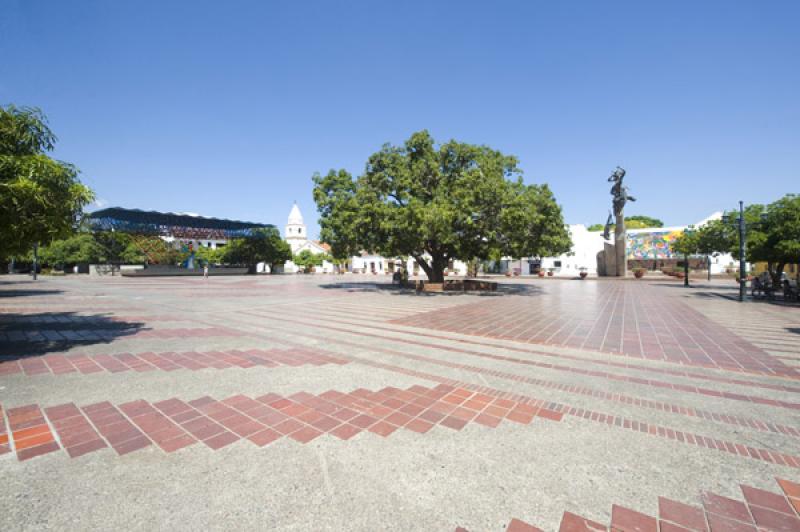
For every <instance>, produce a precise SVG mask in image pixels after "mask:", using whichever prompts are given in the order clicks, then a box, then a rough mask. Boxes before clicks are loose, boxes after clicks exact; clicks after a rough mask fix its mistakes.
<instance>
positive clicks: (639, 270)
mask: <svg viewBox="0 0 800 532" xmlns="http://www.w3.org/2000/svg"><path fill="white" fill-rule="evenodd" d="M644 274H645V269H644V268H636V269H634V270H633V276H634V277H636V278H637V279H641V278H642V277H644Z"/></svg>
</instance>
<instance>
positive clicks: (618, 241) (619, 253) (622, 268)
mask: <svg viewBox="0 0 800 532" xmlns="http://www.w3.org/2000/svg"><path fill="white" fill-rule="evenodd" d="M626 240H627V239H626V238H625V215H624V214H623V213H622V211H620V212H619V213H618V214H617V225H616V226H615V227H614V255H615V256H614V258H615V261H614V263H615V270H609V271H616V275H617V277H625V276H626V275H627V274H628V257H627V256H626V254H625V247H626V244H627V242H626Z"/></svg>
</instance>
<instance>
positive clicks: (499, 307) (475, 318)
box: [392, 283, 800, 378]
mask: <svg viewBox="0 0 800 532" xmlns="http://www.w3.org/2000/svg"><path fill="white" fill-rule="evenodd" d="M597 287H598V291H599V294H598V296H597V299H596V300H595V301H593V304H592V305H590V306H586V305H584V304H583V303H582V302H581V301H580V298H581V295H582V294H581V293H580V292H578V293H575V294H573V295H574V296H575V300H574V301H572V300H570V299H569V295H568V294H560V295H552V294H542V295H540V296H537V297H535V298H517V299H516V300H515V301H513V302H512V301H506V300H496V301H489V302H483V301H482V302H480V303H468V304H466V305H461V306H458V307H453V308H452V309H450V310H449V311H448V312H438V311H433V312H428V313H423V314H418V315H416V316H412V317H407V318H401V319H398V320H393V321H392V322H393V323H397V324H402V325H407V326H413V327H418V328H422V329H435V330H441V331H449V332H455V333H461V334H467V335H474V336H486V337H492V338H499V339H504V340H513V341H517V342H525V343H536V344H547V345H557V346H563V347H573V348H577V349H588V350H593V351H602V352H605V353H612V354H616V355H624V356H630V357H635V358H646V359H651V360H663V361H666V362H673V363H677V364H684V365H688V366H700V367H708V368H717V369H725V370H729V371H746V372H754V373H759V374H764V375H779V376H786V377H794V378H800V373H798V372H797V371H796V370H794V369H793V368H791V367H789V366H787V365H785V364H783V362H781V361H780V360H778V359H777V358H775V357H773V356H771V355H769V354H768V353H767V352H766V351H764V350H763V349H761V348H759V347H757V346H755V345H753V344H752V343H750V342H748V341H747V340H745V339H743V338H741V337H739V336H737V335H736V334H734V333H733V332H732V331H730V330H729V329H727V328H725V327H723V326H721V325H719V324H717V323H716V322H714V321H713V320H711V319H709V318H708V317H706V316H705V315H703V314H701V313H700V312H698V311H696V310H694V309H693V308H691V307H690V306H689V305H687V304H685V303H683V302H681V301H676V300H675V299H672V298H663V297H655V296H654V295H653V293H652V291H648V290H646V289H645V288H644V287H640V286H638V285H636V284H635V283H613V284H612V283H607V284H602V285H601V284H598V285H597ZM560 289H561V290H562V291H563V292H569V291H570V290H576V291H577V290H578V287H571V286H569V285H568V284H565V285H563V286H561V287H560ZM552 305H557V307H558V309H559V312H557V313H555V312H551V308H552Z"/></svg>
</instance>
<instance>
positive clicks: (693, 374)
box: [248, 309, 800, 393]
mask: <svg viewBox="0 0 800 532" xmlns="http://www.w3.org/2000/svg"><path fill="white" fill-rule="evenodd" d="M248 314H252V315H260V314H258V313H253V312H249V313H248ZM289 314H291V313H284V316H285V315H289ZM314 314H315V316H321V317H325V316H330V317H335V318H336V322H337V323H338V324H342V325H352V326H354V327H358V328H366V329H375V330H379V331H384V332H393V333H398V334H402V335H407V336H413V338H433V339H437V340H446V341H448V342H451V343H457V344H469V345H476V346H484V347H490V348H492V349H497V348H500V349H502V350H504V351H513V352H518V353H526V354H533V355H536V356H542V357H548V358H555V359H562V360H572V361H575V362H579V363H586V362H590V363H591V364H593V365H602V366H609V367H616V368H623V369H633V370H643V371H648V372H651V373H657V374H663V375H671V376H676V377H686V378H691V379H701V380H708V381H712V382H720V383H725V384H735V385H743V386H747V387H751V388H753V387H754V388H764V389H769V390H778V391H785V392H791V393H800V387H797V386H789V385H786V384H774V383H764V382H758V381H754V380H744V379H740V378H731V377H725V376H719V375H709V374H707V373H699V372H697V371H688V370H683V369H670V368H663V367H654V366H648V365H643V364H637V363H629V362H619V361H616V360H606V359H597V358H593V359H587V358H585V357H581V356H574V355H570V354H568V353H551V352H547V351H543V350H541V349H533V348H530V347H527V346H514V345H508V344H503V345H498V344H497V343H496V342H491V341H489V342H481V341H480V340H479V339H466V338H454V337H451V336H443V335H437V334H430V333H424V332H421V331H419V330H413V331H410V330H409V329H407V328H404V327H392V326H390V325H387V324H378V325H376V324H370V323H364V322H356V321H348V320H345V319H343V318H342V317H341V315H338V314H335V313H332V314H326V312H325V311H324V309H317V310H315V312H314ZM304 316H307V315H306V314H303V315H299V316H298V317H299V318H301V317H304ZM336 330H340V331H348V332H351V333H356V331H354V330H352V329H336ZM357 334H359V335H363V336H368V335H366V334H365V333H363V332H357ZM390 338H391V340H392V341H399V342H403V343H410V344H413V345H424V346H427V347H434V346H435V347H437V348H440V347H441V344H434V343H421V342H419V341H409V340H408V339H407V338H402V337H395V336H392V337H390ZM446 349H447V350H450V351H456V352H462V353H465V354H472V353H475V351H465V350H458V349H454V348H452V347H446ZM775 358H782V357H778V356H776V357H775ZM789 359H791V358H789ZM508 360H509V361H514V360H515V359H511V358H509V359H508ZM516 360H518V359H516Z"/></svg>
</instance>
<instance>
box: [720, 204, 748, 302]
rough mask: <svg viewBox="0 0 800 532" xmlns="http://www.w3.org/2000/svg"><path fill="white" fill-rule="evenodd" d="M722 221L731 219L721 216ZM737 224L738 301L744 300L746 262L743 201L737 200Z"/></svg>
mask: <svg viewBox="0 0 800 532" xmlns="http://www.w3.org/2000/svg"><path fill="white" fill-rule="evenodd" d="M722 221H723V222H724V223H726V224H727V223H729V222H731V221H732V220H731V219H730V217H729V216H727V215H725V216H723V217H722ZM736 223H737V224H739V301H744V293H745V291H746V288H747V264H745V260H744V250H745V238H746V237H745V223H744V202H743V201H739V218H738V219H737V220H736Z"/></svg>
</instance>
